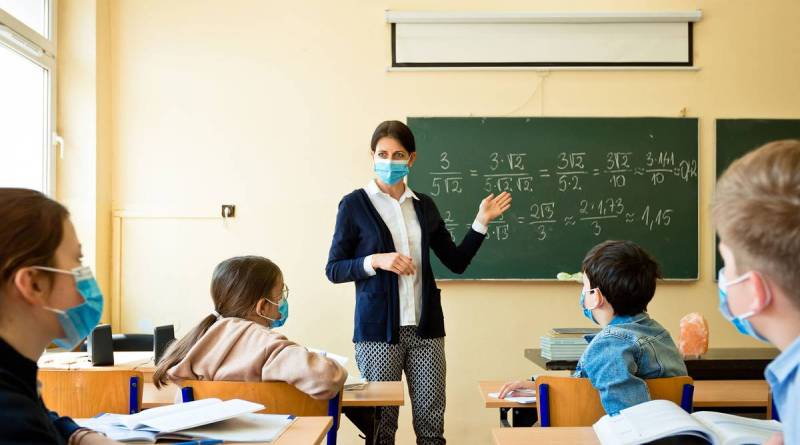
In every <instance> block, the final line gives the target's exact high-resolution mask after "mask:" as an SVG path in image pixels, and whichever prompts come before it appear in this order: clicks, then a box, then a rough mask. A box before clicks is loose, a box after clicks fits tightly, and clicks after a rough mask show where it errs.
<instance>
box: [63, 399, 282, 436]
mask: <svg viewBox="0 0 800 445" xmlns="http://www.w3.org/2000/svg"><path fill="white" fill-rule="evenodd" d="M262 409H264V405H261V404H259V403H252V402H247V401H245V400H238V399H233V400H227V401H224V402H223V401H222V400H220V399H201V400H196V401H193V402H187V403H179V404H175V405H168V406H162V407H159V408H153V409H148V410H145V411H142V412H140V413H137V414H130V415H120V414H104V415H102V416H100V417H96V418H93V419H80V420H79V421H78V424H79V425H81V426H83V427H87V428H91V429H93V430H96V431H100V432H102V433H104V434H106V435H107V436H108V437H110V438H111V439H114V440H117V441H120V442H133V441H137V442H155V441H156V440H159V439H176V440H186V439H219V440H226V441H236V442H256V441H258V442H268V441H271V440H274V439H275V438H277V437H278V436H280V434H282V433H283V431H284V430H285V429H286V428H288V426H289V424H291V422H292V419H293V418H292V417H291V416H288V415H267V414H254V412H255V411H260V410H262Z"/></svg>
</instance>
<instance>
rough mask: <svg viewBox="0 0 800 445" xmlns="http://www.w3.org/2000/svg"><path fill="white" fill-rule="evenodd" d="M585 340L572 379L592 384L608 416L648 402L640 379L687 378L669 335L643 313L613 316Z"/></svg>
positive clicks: (679, 356) (684, 366)
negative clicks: (585, 344)
mask: <svg viewBox="0 0 800 445" xmlns="http://www.w3.org/2000/svg"><path fill="white" fill-rule="evenodd" d="M586 340H587V341H589V346H588V347H587V348H586V350H585V351H584V352H583V355H581V358H580V360H578V366H577V368H576V370H575V374H573V376H574V377H586V378H588V379H589V380H590V381H591V382H592V386H594V387H595V389H597V390H598V391H599V392H600V401H601V402H602V403H603V408H604V409H605V410H606V413H608V414H610V415H615V414H618V413H619V412H620V410H622V409H625V408H628V407H631V406H633V405H637V404H639V403H642V402H646V401H648V400H650V393H649V391H648V389H647V384H646V383H645V382H644V379H655V378H659V377H676V376H683V375H687V373H686V364H684V362H683V358H682V357H681V355H680V353H679V352H678V348H677V347H676V346H675V342H674V341H672V337H670V335H669V332H668V331H667V330H666V329H664V327H663V326H661V325H660V324H658V322H657V321H655V320H653V319H651V318H650V316H649V315H647V313H645V312H642V313H640V314H637V315H617V316H615V317H614V319H613V320H611V323H610V324H609V325H608V326H606V327H605V328H603V330H601V331H600V332H599V333H597V334H595V335H588V336H586Z"/></svg>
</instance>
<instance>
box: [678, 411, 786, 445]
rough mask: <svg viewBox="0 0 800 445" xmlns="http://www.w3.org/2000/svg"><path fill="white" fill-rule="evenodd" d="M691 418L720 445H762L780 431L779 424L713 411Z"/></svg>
mask: <svg viewBox="0 0 800 445" xmlns="http://www.w3.org/2000/svg"><path fill="white" fill-rule="evenodd" d="M692 416H693V417H695V418H696V419H697V420H699V421H700V422H701V423H703V424H705V425H706V426H707V427H708V428H709V429H710V430H712V431H713V432H714V434H715V435H716V436H717V437H719V439H720V440H719V442H720V443H721V444H741V443H763V442H765V441H766V440H767V439H769V437H770V436H772V435H773V434H774V433H777V432H780V431H781V424H780V422H776V421H774V420H758V419H748V418H747V417H740V416H735V415H732V414H725V413H717V412H713V411H698V412H696V413H694V414H692Z"/></svg>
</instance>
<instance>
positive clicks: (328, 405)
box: [181, 380, 344, 445]
mask: <svg viewBox="0 0 800 445" xmlns="http://www.w3.org/2000/svg"><path fill="white" fill-rule="evenodd" d="M181 386H182V389H181V392H182V398H183V401H184V402H189V401H192V400H199V399H207V398H211V397H216V398H219V399H223V400H227V399H242V400H248V401H250V402H256V403H261V404H262V405H264V406H265V407H266V409H264V410H262V411H259V412H260V413H265V414H291V415H293V416H296V417H299V416H331V417H333V427H332V428H331V430H330V431H329V432H328V444H329V445H333V444H335V443H336V436H337V434H336V432H337V430H338V429H339V418H340V417H341V414H342V397H341V396H342V390H343V389H344V388H341V389H340V390H339V393H338V394H337V395H336V397H334V398H333V399H331V400H317V399H314V398H312V397H311V396H309V395H308V394H306V393H304V392H302V391H300V390H299V389H297V388H295V387H294V386H292V385H290V384H288V383H286V382H225V381H209V380H184V381H183V382H182V383H181Z"/></svg>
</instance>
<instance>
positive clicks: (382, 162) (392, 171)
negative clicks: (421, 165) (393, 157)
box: [375, 159, 408, 185]
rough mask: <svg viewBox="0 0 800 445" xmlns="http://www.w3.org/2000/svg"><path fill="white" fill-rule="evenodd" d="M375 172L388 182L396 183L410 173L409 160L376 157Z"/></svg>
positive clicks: (390, 183)
mask: <svg viewBox="0 0 800 445" xmlns="http://www.w3.org/2000/svg"><path fill="white" fill-rule="evenodd" d="M375 174H376V175H377V176H378V179H380V180H381V181H383V182H385V183H386V184H389V185H395V184H397V183H398V182H400V180H402V179H403V178H405V177H406V175H408V161H407V160H403V161H390V160H388V159H375Z"/></svg>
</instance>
